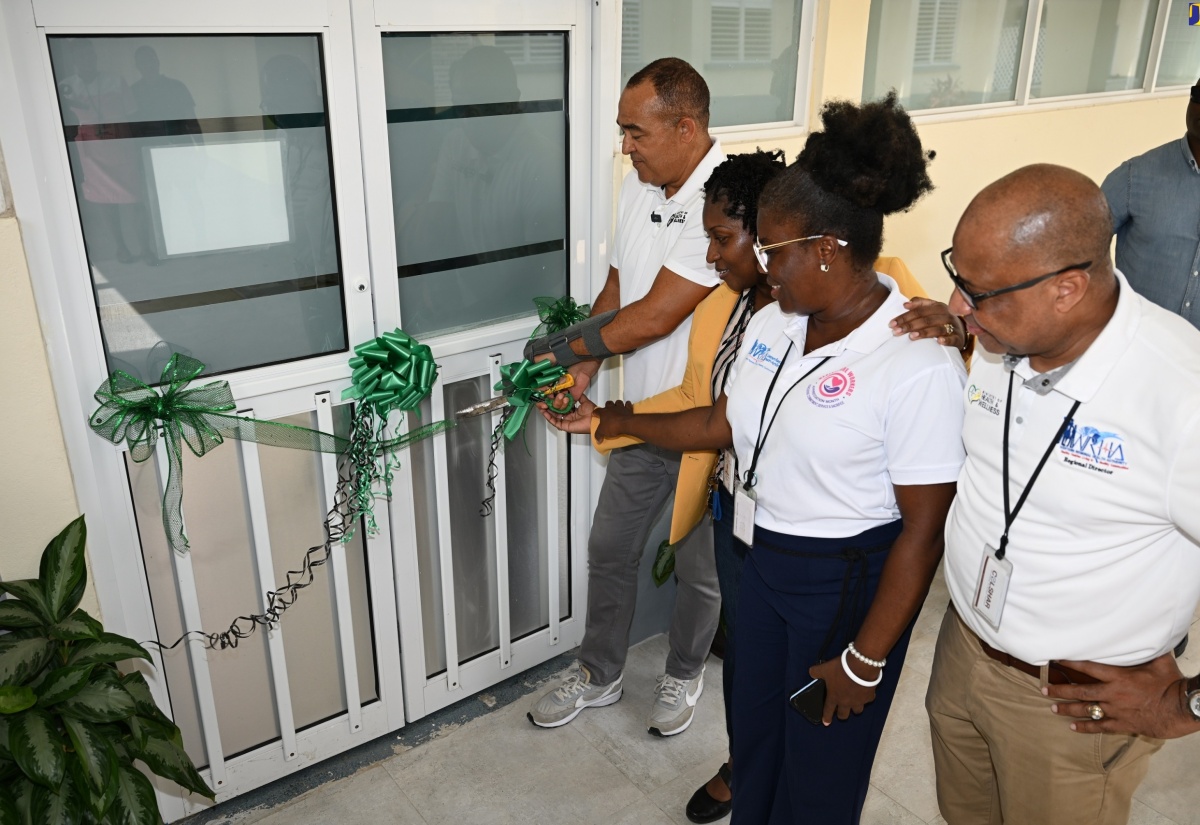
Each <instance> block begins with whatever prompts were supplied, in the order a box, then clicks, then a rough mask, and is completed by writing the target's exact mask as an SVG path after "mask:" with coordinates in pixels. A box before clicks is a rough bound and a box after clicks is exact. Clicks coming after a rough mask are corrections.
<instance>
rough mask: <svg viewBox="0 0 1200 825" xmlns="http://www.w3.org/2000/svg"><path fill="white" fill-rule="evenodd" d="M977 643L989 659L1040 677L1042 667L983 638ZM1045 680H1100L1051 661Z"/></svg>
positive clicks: (1075, 682)
mask: <svg viewBox="0 0 1200 825" xmlns="http://www.w3.org/2000/svg"><path fill="white" fill-rule="evenodd" d="M976 638H978V637H976ZM979 645H980V647H982V648H983V652H984V653H986V654H987V655H988V658H989V659H995V660H996V661H997V662H999V663H1000V664H1002V665H1008V666H1009V667H1011V668H1013V669H1015V670H1019V671H1021V672H1022V673H1028V674H1029V675H1030V676H1032V677H1033V678H1035V679H1041V678H1042V669H1041V667H1039V666H1038V665H1031V664H1029V662H1023V661H1021V660H1020V659H1018V658H1016V657H1014V656H1010V655H1009V654H1007V653H1005V652H1004V651H1002V650H996V648H994V647H992V646H991V645H989V644H988V643H987V642H985V641H984V640H983V639H979ZM1046 681H1047V682H1049V683H1050V684H1052V685H1094V684H1096V683H1097V682H1099V681H1100V680H1099V679H1097V678H1096V677H1094V676H1088V675H1087V674H1086V673H1084V672H1083V671H1080V670H1075V668H1071V667H1067V666H1066V665H1064V664H1060V663H1059V662H1051V663H1050V664H1049V666H1048V667H1047V670H1046Z"/></svg>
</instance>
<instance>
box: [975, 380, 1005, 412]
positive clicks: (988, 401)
mask: <svg viewBox="0 0 1200 825" xmlns="http://www.w3.org/2000/svg"><path fill="white" fill-rule="evenodd" d="M967 403H968V404H978V405H979V408H980V409H982V410H987V411H988V412H990V413H991V414H992V415H999V414H1000V399H999V398H997V397H996V396H995V395H994V394H993V393H990V392H988V391H987V390H983V389H980V388H979V387H977V386H975V385H974V384H972V385H971V386H969V387H967Z"/></svg>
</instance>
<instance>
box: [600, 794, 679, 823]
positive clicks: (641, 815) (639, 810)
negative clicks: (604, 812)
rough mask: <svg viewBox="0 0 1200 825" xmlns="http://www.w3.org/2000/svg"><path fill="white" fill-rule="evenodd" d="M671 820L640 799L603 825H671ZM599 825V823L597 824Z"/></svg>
mask: <svg viewBox="0 0 1200 825" xmlns="http://www.w3.org/2000/svg"><path fill="white" fill-rule="evenodd" d="M671 823H672V820H671V819H670V818H669V817H668V816H667V815H666V814H664V813H663V812H662V811H660V810H659V809H658V806H657V805H655V804H654V803H653V802H651V801H650V800H649V799H648V798H646V797H644V796H643V797H642V798H641V799H639V800H638V801H637V802H634V803H633V804H632V805H630V806H629V807H628V808H626V809H625V810H623V811H619V812H617V813H616V814H614V815H613V816H612V818H611V819H607V820H605V821H604V823H603V825H671ZM597 825H600V823H597Z"/></svg>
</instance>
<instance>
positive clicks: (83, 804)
mask: <svg viewBox="0 0 1200 825" xmlns="http://www.w3.org/2000/svg"><path fill="white" fill-rule="evenodd" d="M86 537H87V528H86V526H85V525H84V520H83V517H82V516H80V517H79V518H77V519H76V520H75V521H73V522H71V523H70V524H68V525H67V526H66V528H64V529H63V531H62V532H61V533H59V534H58V535H57V536H55V537H54V539H53V540H52V541H51V542H50V543H49V544H48V545H46V549H45V551H44V552H43V553H42V560H41V567H40V569H39V575H38V577H37V578H36V579H23V580H20V581H8V582H0V592H4V593H7V594H8V595H9V598H7V599H4V600H2V601H0V630H6V631H9V632H8V633H5V634H4V635H0V788H2V789H3V792H0V825H10V823H12V825H57V824H58V823H64V825H67V824H68V823H69V824H70V825H75V824H76V823H121V825H141V823H154V825H161V823H162V817H161V815H160V814H159V811H158V801H157V800H156V799H155V796H154V788H153V786H152V785H151V784H150V780H149V779H147V778H146V776H145V775H143V774H142V772H141V771H140V770H138V768H137V767H135V766H134V762H135V761H140V762H142V763H143V764H144V765H145V766H146V767H148V768H149V769H150V770H151V771H153V772H154V773H156V774H158V775H159V776H163V777H166V778H167V779H170V780H172V781H174V782H176V783H178V784H179V785H181V786H182V787H184V788H186V789H187V790H189V791H192V792H194V793H198V794H202V795H203V796H206V797H208V798H209V799H212V798H213V792H212V790H211V789H210V788H209V787H208V785H206V784H205V782H204V780H203V779H202V778H201V777H200V774H199V772H197V770H196V767H195V765H193V764H192V761H191V759H189V758H188V756H187V754H186V753H185V752H184V749H183V738H182V736H181V735H180V732H179V728H177V727H176V726H175V725H174V724H173V723H172V722H171V720H170V719H168V718H167V717H166V715H165V714H163V712H162V711H161V710H159V708H158V706H157V705H156V704H155V703H154V699H153V698H151V696H150V688H149V686H148V685H147V684H146V680H145V677H143V676H142V674H141V673H139V672H137V671H130V672H129V673H122V672H121V671H120V670H119V669H118V667H117V663H118V662H123V661H127V660H130V659H146V660H147V661H149V660H150V654H149V653H147V652H146V649H145V648H143V647H142V646H141V645H139V644H137V643H136V642H134V641H133V640H132V639H127V638H125V637H124V636H118V635H117V634H115V633H106V632H105V631H104V628H103V627H102V626H101V624H100V622H98V621H96V620H95V619H94V618H92V617H91V616H89V615H88V614H87V613H86V612H85V611H83V610H80V609H79V601H80V599H81V598H82V597H83V590H84V586H85V585H86V584H87V569H86V567H85V564H84V549H83V548H84V541H85V539H86Z"/></svg>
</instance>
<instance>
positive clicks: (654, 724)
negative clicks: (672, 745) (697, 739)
mask: <svg viewBox="0 0 1200 825" xmlns="http://www.w3.org/2000/svg"><path fill="white" fill-rule="evenodd" d="M654 692H655V694H657V696H656V698H655V700H654V707H653V709H651V711H650V722H649V723H648V727H649V728H650V733H652V734H654V735H655V736H674V735H675V734H677V733H683V732H684V731H685V730H687V728H688V725H690V724H692V717H693V716H694V715H695V713H696V702H697V700H699V698H700V694H701V693H703V692H704V669H703V668H701V669H700V675H699V676H697V677H696V678H695V679H676V678H675V677H674V676H672V675H670V674H669V673H668V674H664V675H662V676H659V677H658V686H657V687H655V688H654Z"/></svg>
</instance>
